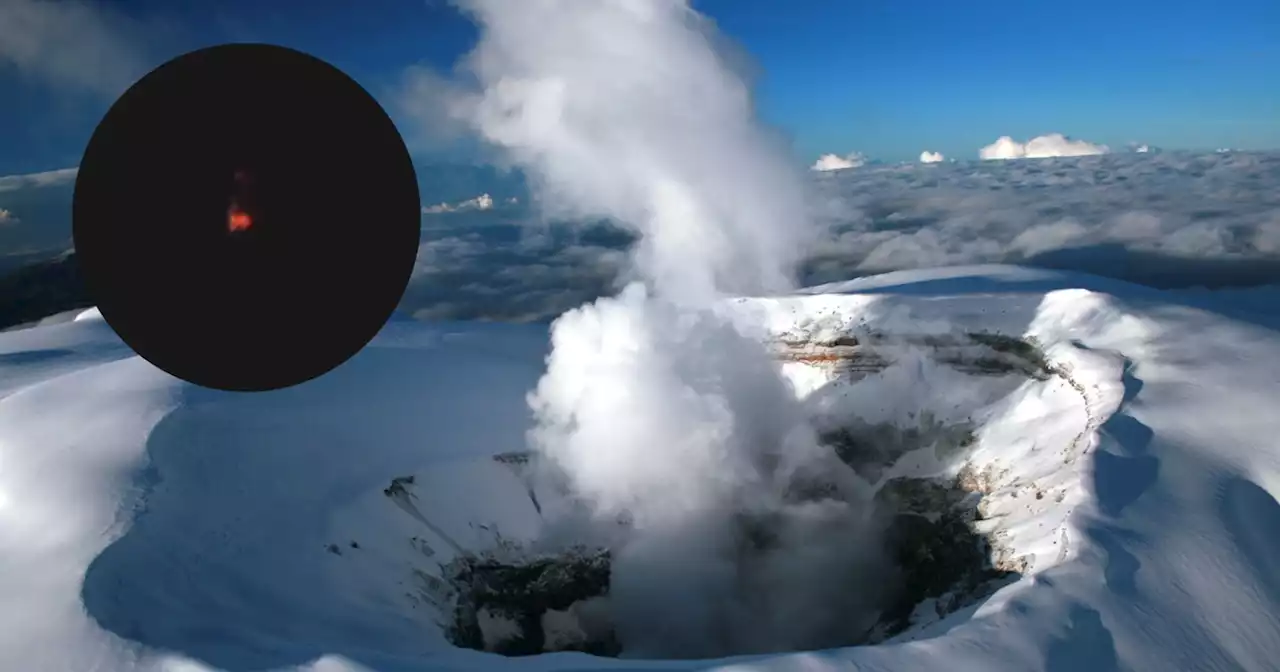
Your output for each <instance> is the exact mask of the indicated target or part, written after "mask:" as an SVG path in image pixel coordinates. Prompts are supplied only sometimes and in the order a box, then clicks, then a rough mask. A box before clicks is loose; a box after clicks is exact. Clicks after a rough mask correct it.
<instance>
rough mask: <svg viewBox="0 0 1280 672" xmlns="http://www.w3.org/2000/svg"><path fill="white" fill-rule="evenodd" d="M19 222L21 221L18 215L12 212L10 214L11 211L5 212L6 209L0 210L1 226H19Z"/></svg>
mask: <svg viewBox="0 0 1280 672" xmlns="http://www.w3.org/2000/svg"><path fill="white" fill-rule="evenodd" d="M19 221H20V220H19V219H18V216H17V215H15V214H13V213H12V212H10V211H9V210H5V209H4V208H0V226H8V225H10V224H17V223H18V222H19Z"/></svg>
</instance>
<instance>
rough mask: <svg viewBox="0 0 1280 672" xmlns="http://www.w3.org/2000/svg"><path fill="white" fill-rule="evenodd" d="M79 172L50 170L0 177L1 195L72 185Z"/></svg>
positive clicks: (64, 169) (68, 169)
mask: <svg viewBox="0 0 1280 672" xmlns="http://www.w3.org/2000/svg"><path fill="white" fill-rule="evenodd" d="M79 171H80V169H79V168H62V169H60V170H49V171H45V172H43V173H27V174H25V175H4V176H0V193H3V192H6V191H18V190H22V189H37V188H40V187H54V186H59V185H64V184H70V183H71V182H74V181H75V179H76V174H77V173H78V172H79Z"/></svg>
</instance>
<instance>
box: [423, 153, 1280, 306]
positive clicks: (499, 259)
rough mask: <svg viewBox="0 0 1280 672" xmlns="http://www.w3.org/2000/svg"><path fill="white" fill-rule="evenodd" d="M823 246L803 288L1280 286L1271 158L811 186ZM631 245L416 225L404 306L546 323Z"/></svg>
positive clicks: (862, 172) (509, 222) (460, 216)
mask: <svg viewBox="0 0 1280 672" xmlns="http://www.w3.org/2000/svg"><path fill="white" fill-rule="evenodd" d="M810 175H811V177H810V179H811V180H812V182H813V185H814V189H813V195H812V196H811V199H812V200H811V201H810V202H808V203H807V207H809V208H810V209H811V215H812V217H813V219H815V220H816V221H818V222H819V223H820V230H821V232H822V234H821V235H820V236H819V237H818V238H817V239H816V240H815V241H814V243H813V244H812V245H811V246H810V247H809V248H808V250H807V253H806V263H805V268H804V277H803V281H804V282H805V284H817V283H821V282H828V281H833V280H840V279H846V278H849V277H856V276H861V275H868V274H873V273H878V272H883V271H889V270H898V269H907V268H923V267H930V266H939V265H956V264H971V263H1019V264H1031V265H1037V266H1045V267H1051V268H1060V269H1069V270H1082V271H1086V272H1090V273H1096V274H1100V275H1107V276H1111V277H1118V278H1121V279H1126V280H1132V281H1136V282H1143V283H1147V284H1153V285H1157V286H1161V287H1170V288H1188V287H1197V286H1204V287H1210V288H1217V287H1231V286H1249V285H1258V284H1271V283H1278V282H1280V153H1251V152H1249V153H1247V152H1226V153H1204V154H1188V153H1180V152H1164V153H1111V154H1101V155H1090V156H1081V157H1056V158H1046V159H1026V160H1016V161H970V162H954V163H953V162H941V163H932V164H919V163H913V164H902V165H881V166H861V167H858V168H856V169H854V170H842V171H838V172H830V173H821V172H815V173H810ZM630 240H632V236H631V235H630V234H628V233H627V232H626V231H625V230H622V229H617V228H612V227H610V226H608V225H607V224H604V223H601V224H598V225H595V226H589V227H564V226H557V225H554V224H552V225H548V224H546V223H543V222H542V221H541V220H540V219H538V218H537V217H535V216H534V214H533V213H531V212H530V211H529V210H528V209H527V208H525V207H524V206H523V205H522V204H500V205H496V206H495V207H494V208H493V209H491V210H488V211H484V212H478V211H462V212H456V213H442V214H438V215H427V216H425V217H424V229H423V243H422V248H421V252H420V254H419V259H418V269H417V274H416V276H415V280H414V285H413V287H412V288H411V290H410V295H409V297H408V298H407V300H406V306H407V307H408V308H409V309H411V310H412V311H416V312H418V313H419V314H420V315H421V316H424V317H458V318H471V317H485V318H487V319H516V320H548V319H551V318H553V317H555V316H556V315H559V314H560V313H562V312H563V311H564V310H566V309H568V308H571V307H573V306H576V305H578V304H580V303H582V301H584V300H586V299H588V298H591V297H594V296H597V295H601V294H608V293H611V292H612V291H613V290H614V289H615V288H616V286H617V285H616V280H617V279H618V278H619V277H625V273H626V271H627V268H628V260H627V256H626V254H625V253H624V251H625V249H626V247H627V245H628V244H629V241H630Z"/></svg>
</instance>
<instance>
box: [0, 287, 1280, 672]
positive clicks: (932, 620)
mask: <svg viewBox="0 0 1280 672" xmlns="http://www.w3.org/2000/svg"><path fill="white" fill-rule="evenodd" d="M1213 300H1214V299H1213V294H1212V293H1203V294H1197V295H1194V296H1191V295H1186V296H1183V295H1177V296H1175V295H1173V294H1170V293H1164V292H1159V291H1156V290H1151V289H1146V288H1143V287H1139V286H1136V285H1130V284H1126V283H1122V282H1118V281H1113V280H1106V279H1102V278H1097V277H1092V276H1084V275H1073V274H1066V273H1058V272H1048V271H1034V270H1029V269H1023V268H1017V267H1008V266H984V267H964V268H952V269H940V270H926V271H904V272H898V273H891V274H887V275H882V276H874V277H869V278H861V279H859V280H855V281H851V282H846V283H837V284H833V285H826V286H822V287H817V288H813V289H810V290H806V291H805V292H803V293H801V294H798V295H795V296H781V297H768V298H753V299H741V300H738V301H735V302H734V303H733V309H734V310H736V311H739V312H740V314H741V316H742V317H743V319H744V321H745V322H746V323H749V324H754V325H758V326H759V327H760V336H761V338H763V339H766V340H770V341H771V342H777V343H781V344H784V345H786V348H787V349H786V352H785V353H784V355H785V356H784V355H780V359H781V360H782V363H781V364H780V366H782V367H783V370H784V371H785V372H786V374H787V377H788V378H789V379H790V380H791V381H792V383H793V386H794V388H795V391H796V394H797V395H799V396H801V397H803V399H804V403H805V405H806V408H808V409H809V410H810V411H811V412H812V415H813V418H814V422H815V423H822V422H827V421H830V422H841V421H845V420H848V419H850V418H856V419H857V420H858V421H859V422H862V423H865V424H866V425H867V426H882V427H883V426H896V427H901V428H908V429H909V428H911V427H919V426H923V425H922V423H924V420H923V419H922V418H924V417H928V418H929V422H932V423H936V424H938V425H939V426H952V425H954V426H963V427H966V428H968V429H965V430H964V431H968V432H971V434H972V436H971V439H969V440H966V441H964V442H963V444H962V445H963V450H962V451H959V452H956V451H951V452H947V453H946V454H943V451H942V450H940V449H937V447H936V446H933V445H930V446H926V447H924V448H920V449H915V450H910V451H907V452H905V453H903V454H900V455H896V454H895V455H891V456H889V459H888V460H886V462H885V463H883V464H879V465H872V466H874V467H875V469H874V471H873V473H874V477H873V478H871V479H870V480H872V481H874V482H875V483H877V484H884V483H887V482H889V481H891V480H892V479H894V478H895V477H901V476H911V477H925V476H946V477H957V478H959V479H960V480H961V481H963V482H966V483H968V484H969V485H968V486H966V489H967V490H968V491H970V493H971V494H972V495H973V496H974V497H977V498H979V499H980V500H981V501H980V502H979V504H978V510H979V511H980V515H979V516H978V519H977V520H976V521H975V522H974V526H975V528H976V529H977V531H978V532H980V533H981V534H982V535H984V536H985V538H987V539H988V540H990V542H991V555H992V558H991V562H992V564H993V565H995V566H997V567H998V568H1001V569H1002V571H1005V572H1011V574H1009V575H1008V576H1009V578H1008V580H1005V581H1003V582H1001V583H1000V584H998V585H995V586H993V587H992V591H993V592H989V593H988V594H983V595H981V596H978V597H975V598H974V599H973V600H972V603H971V604H966V605H964V606H963V607H962V608H954V609H944V608H943V606H942V602H944V601H948V600H950V601H951V603H953V604H955V600H956V599H958V598H957V597H956V596H955V595H952V594H950V593H948V595H945V596H942V597H939V598H930V599H929V600H924V601H922V602H921V603H920V604H918V605H916V608H915V609H914V611H913V612H912V613H911V616H910V619H909V621H910V625H909V627H907V628H906V629H905V630H903V631H901V632H900V633H898V634H896V635H893V636H891V637H889V638H888V639H886V640H885V641H883V642H882V643H879V644H875V645H867V646H857V647H851V648H843V649H835V650H826V651H815V652H809V653H785V654H774V655H758V656H740V657H736V658H732V659H717V660H696V661H645V660H634V659H625V658H624V659H611V658H602V657H593V656H589V655H586V654H582V653H552V654H547V655H542V656H533V657H524V658H507V657H502V656H497V655H494V654H490V653H484V652H480V651H474V650H468V649H460V648H456V647H454V646H453V645H452V644H451V643H450V641H449V640H448V638H447V637H446V633H445V629H446V621H447V619H448V617H449V615H448V613H446V611H447V610H444V609H442V608H440V607H439V606H438V604H441V603H443V602H442V601H443V600H445V599H446V597H447V595H446V593H447V591H446V590H445V589H444V587H443V585H444V582H443V580H442V577H441V575H440V566H441V564H442V563H447V562H449V560H450V559H452V558H454V557H456V556H457V555H458V554H459V553H465V552H469V551H478V550H486V549H495V548H496V549H499V550H502V549H503V548H505V547H510V546H512V545H524V546H529V547H536V546H537V545H538V544H539V543H543V542H544V541H545V537H546V534H547V533H548V532H549V531H550V528H548V527H547V525H546V521H547V520H548V519H550V518H551V517H552V514H553V513H554V511H555V510H556V507H558V506H561V505H563V504H564V502H563V501H561V499H558V498H559V497H561V496H560V495H559V494H557V492H555V491H554V489H542V490H540V489H539V488H544V484H543V483H542V482H540V481H539V482H535V481H531V480H530V479H529V478H528V473H527V469H522V468H521V464H522V463H521V461H520V460H519V459H516V458H513V457H512V454H518V453H520V452H521V451H525V450H526V438H525V432H526V431H527V430H528V429H529V428H530V423H531V419H530V412H529V408H528V404H527V401H526V395H527V394H528V393H529V391H530V390H532V389H533V388H534V387H535V386H536V385H537V382H538V379H539V377H540V376H541V375H542V373H543V371H544V358H545V356H546V353H547V348H548V334H547V330H546V328H545V327H539V326H531V325H499V324H479V323H477V324H462V323H435V324H432V323H420V322H412V321H399V320H397V321H393V322H392V323H390V324H388V326H387V327H386V328H385V329H384V331H383V332H382V334H380V336H379V337H378V338H377V339H376V340H375V341H374V342H373V343H372V344H371V345H370V346H369V347H368V348H367V349H366V350H364V351H363V352H361V353H360V354H359V355H358V356H356V357H355V358H354V359H353V360H352V361H350V362H349V363H348V364H346V365H344V366H342V367H340V368H339V369H337V370H335V371H334V372H333V373H331V374H330V375H328V376H325V377H323V378H321V379H318V380H316V381H313V382H311V383H308V384H305V385H303V386H300V387H297V388H293V389H288V390H282V391H277V392H271V393H262V394H232V393H223V392H216V391H210V390H204V389H198V388H193V387H191V386H189V385H186V384H184V383H181V382H179V381H176V380H174V379H173V378H171V377H169V376H167V375H166V374H164V373H162V372H159V371H157V370H156V369H155V368H154V367H152V366H150V365H149V364H147V363H146V362H145V361H143V360H141V359H140V358H138V357H136V356H133V354H132V353H131V352H130V351H129V350H128V349H127V348H126V347H125V346H124V345H123V344H121V343H120V342H119V340H118V339H117V338H116V337H115V336H114V334H113V333H112V331H111V330H110V328H108V327H107V326H106V325H105V323H103V322H102V321H101V318H100V317H99V316H97V315H96V313H95V312H94V311H88V312H86V313H84V314H82V315H80V316H79V317H77V318H76V319H74V320H70V321H67V320H59V321H54V322H52V323H48V324H44V325H41V326H37V327H35V328H31V329H26V330H20V331H14V332H8V333H0V668H2V669H6V670H24V671H31V672H39V671H42V670H173V671H178V670H181V671H195V670H234V671H247V670H273V669H304V670H317V671H319V670H325V671H337V670H465V669H476V668H482V667H483V668H485V669H505V668H519V669H521V670H530V671H532V670H553V669H583V670H586V669H589V670H602V669H627V670H647V669H653V670H657V669H699V670H701V669H718V670H752V671H772V670H778V671H783V670H787V671H790V670H805V671H807V672H812V671H814V670H833V671H834V670H854V669H856V670H859V671H870V670H917V669H946V670H974V671H978V670H981V671H985V670H995V669H999V670H1049V671H1060V670H1090V671H1091V672H1104V671H1106V670H1237V669H1246V670H1267V669H1275V661H1276V660H1277V658H1280V504H1278V503H1277V501H1276V496H1277V495H1276V493H1278V492H1280V413H1278V412H1277V408H1278V403H1277V397H1278V396H1280V394H1278V393H1280V334H1278V333H1277V332H1276V331H1275V330H1274V329H1273V328H1271V327H1270V326H1268V325H1274V324H1275V319H1274V316H1269V315H1265V314H1261V313H1258V312H1256V311H1257V310H1258V309H1259V307H1261V306H1265V305H1266V302H1264V301H1260V300H1255V301H1251V302H1248V303H1247V304H1242V303H1240V302H1235V303H1232V304H1230V305H1229V306H1226V305H1224V306H1223V307H1222V308H1221V309H1217V308H1216V307H1215V306H1214V304H1213ZM850 333H858V334H861V335H862V336H860V338H862V339H863V340H862V341H861V342H860V343H859V344H858V345H857V346H851V347H853V350H851V352H854V353H855V354H853V355H849V356H847V357H844V359H840V358H839V357H835V356H833V355H830V353H831V352H835V350H832V348H833V347H841V346H839V345H838V344H837V345H835V346H832V345H831V344H832V343H834V342H835V341H837V340H838V339H839V338H841V337H842V336H844V335H847V334H850ZM966 334H968V335H971V336H970V337H966V338H978V337H976V336H972V335H974V334H986V335H991V334H998V335H1004V336H1013V337H1020V338H1025V339H1026V340H1027V342H1029V343H1034V344H1035V345H1036V347H1037V351H1038V353H1039V354H1037V355H1036V356H1035V357H1033V358H1032V360H1034V361H1032V360H1028V361H1032V363H1031V365H1029V366H1032V368H1035V367H1040V368H1038V369H1036V370H1035V371H1030V370H1028V371H1023V370H1021V369H1018V368H1017V367H1016V366H1013V365H1012V364H1009V361H1011V360H998V358H997V359H996V360H993V359H992V357H991V356H989V355H990V353H988V355H984V356H976V355H975V356H973V357H971V356H970V354H971V351H972V352H977V351H978V350H980V349H981V348H982V347H985V346H983V345H982V342H971V341H967V340H964V338H962V337H964V335H966ZM864 351H865V352H869V351H874V352H873V355H874V356H868V357H867V358H866V359H859V358H861V357H863V355H862V354H858V353H863V352H864ZM966 353H969V354H966ZM1041 355H1042V357H1043V361H1040V360H1039V359H1036V358H1037V357H1040V356H1041ZM966 357H968V359H966ZM836 360H839V361H836ZM997 360H998V361H997ZM957 361H961V362H962V363H961V364H959V365H957V364H956V363H955V362H957ZM948 362H950V363H948ZM993 362H994V364H993ZM1018 366H1022V365H1021V364H1019V365H1018ZM842 367H843V368H842ZM851 371H852V373H851ZM619 384H625V383H624V382H621V381H620V382H619ZM495 455H506V456H507V457H506V458H505V459H502V460H495V459H493V458H494V456H495ZM504 544H505V545H506V546H504ZM482 625H484V626H485V627H486V628H488V629H489V630H494V629H501V628H502V627H505V626H504V624H502V623H495V622H489V623H486V624H482Z"/></svg>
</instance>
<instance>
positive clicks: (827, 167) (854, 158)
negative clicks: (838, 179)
mask: <svg viewBox="0 0 1280 672" xmlns="http://www.w3.org/2000/svg"><path fill="white" fill-rule="evenodd" d="M866 163H867V159H866V157H864V156H863V155H861V154H859V153H857V152H853V153H851V154H846V155H845V156H838V155H836V154H823V155H822V156H820V157H818V160H817V161H816V162H814V164H813V166H812V167H811V168H810V169H811V170H816V171H820V172H826V171H831V170H844V169H846V168H857V167H859V166H863V165H866Z"/></svg>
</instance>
